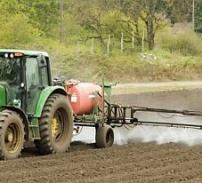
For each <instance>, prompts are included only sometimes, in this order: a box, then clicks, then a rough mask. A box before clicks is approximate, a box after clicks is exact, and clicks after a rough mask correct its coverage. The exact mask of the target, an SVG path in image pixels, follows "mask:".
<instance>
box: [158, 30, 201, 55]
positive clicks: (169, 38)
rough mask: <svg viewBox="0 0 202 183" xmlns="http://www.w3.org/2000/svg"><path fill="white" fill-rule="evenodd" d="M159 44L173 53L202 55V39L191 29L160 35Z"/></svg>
mask: <svg viewBox="0 0 202 183" xmlns="http://www.w3.org/2000/svg"><path fill="white" fill-rule="evenodd" d="M157 42H158V43H159V45H160V47H161V48H163V49H167V50H169V51H170V52H171V53H173V52H177V53H179V54H182V55H185V56H186V55H192V56H193V55H199V54H201V53H202V39H201V37H200V36H199V35H198V34H197V33H195V32H193V31H192V30H191V29H189V28H186V29H184V30H180V31H179V32H174V31H172V30H171V29H169V30H166V31H165V32H162V33H159V35H158V38H157Z"/></svg>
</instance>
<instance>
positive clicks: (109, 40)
mask: <svg viewBox="0 0 202 183" xmlns="http://www.w3.org/2000/svg"><path fill="white" fill-rule="evenodd" d="M110 44H111V36H110V35H109V36H108V40H107V55H109V54H110Z"/></svg>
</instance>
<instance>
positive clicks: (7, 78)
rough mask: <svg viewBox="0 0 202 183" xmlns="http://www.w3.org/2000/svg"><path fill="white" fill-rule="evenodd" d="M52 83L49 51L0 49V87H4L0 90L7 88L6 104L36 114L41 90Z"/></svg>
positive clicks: (5, 90)
mask: <svg viewBox="0 0 202 183" xmlns="http://www.w3.org/2000/svg"><path fill="white" fill-rule="evenodd" d="M50 85H51V75H50V66H49V57H48V54H47V53H45V52H37V51H23V50H0V86H2V87H0V90H4V91H1V92H0V93H3V92H5V101H4V102H5V104H4V105H9V106H14V107H17V108H20V109H22V110H23V111H25V112H26V113H28V114H33V113H34V110H35V107H36V104H37V101H38V98H39V95H40V92H41V90H42V89H43V88H45V87H46V86H50ZM2 105H3V104H2Z"/></svg>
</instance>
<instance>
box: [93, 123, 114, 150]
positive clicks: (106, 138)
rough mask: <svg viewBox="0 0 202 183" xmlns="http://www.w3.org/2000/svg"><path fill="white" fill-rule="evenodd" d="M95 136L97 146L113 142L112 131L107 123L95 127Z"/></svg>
mask: <svg viewBox="0 0 202 183" xmlns="http://www.w3.org/2000/svg"><path fill="white" fill-rule="evenodd" d="M95 138H96V146H97V147H98V148H106V147H111V146H112V145H113V143H114V131H113V129H112V127H111V126H109V125H104V126H100V127H97V128H96V137H95Z"/></svg>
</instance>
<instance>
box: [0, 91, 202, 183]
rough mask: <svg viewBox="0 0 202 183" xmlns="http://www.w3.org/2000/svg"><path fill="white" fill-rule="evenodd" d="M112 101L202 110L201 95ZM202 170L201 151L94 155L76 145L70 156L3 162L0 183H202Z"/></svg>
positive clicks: (136, 148) (26, 155) (29, 153)
mask: <svg viewBox="0 0 202 183" xmlns="http://www.w3.org/2000/svg"><path fill="white" fill-rule="evenodd" d="M114 100H115V101H118V102H119V103H123V104H136V105H146V106H152V107H162V106H163V105H164V106H165V107H166V108H171V109H174V108H176V109H195V110H201V109H202V90H194V91H184V90H183V91H178V92H159V93H146V94H130V95H127V96H125V95H121V96H116V97H115V98H114ZM141 117H145V118H148V116H144V115H141ZM201 136H202V132H201ZM201 167H202V145H195V146H187V145H182V144H180V143H178V144H176V143H166V144H161V145H157V144H156V143H154V142H148V143H140V142H136V143H133V144H127V145H122V146H118V145H114V146H113V147H111V148H108V149H95V147H94V144H83V143H78V142H77V143H76V142H74V143H73V144H72V146H71V149H70V152H68V153H64V154H57V155H48V156H39V155H38V154H37V153H35V150H34V149H27V150H25V151H24V152H23V156H22V157H21V158H19V159H17V160H11V161H0V169H1V171H0V182H9V183H10V182H15V183H20V182H26V183H27V182H28V183H30V182H52V183H55V182H75V183H76V182H81V183H83V182H92V183H94V182H97V183H99V182H101V183H105V182H109V183H110V182H116V183H119V182H124V183H125V182H131V183H133V182H141V183H147V182H148V183H152V182H153V183H170V182H187V183H190V182H194V183H195V182H198V183H201V182H202V169H201Z"/></svg>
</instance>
